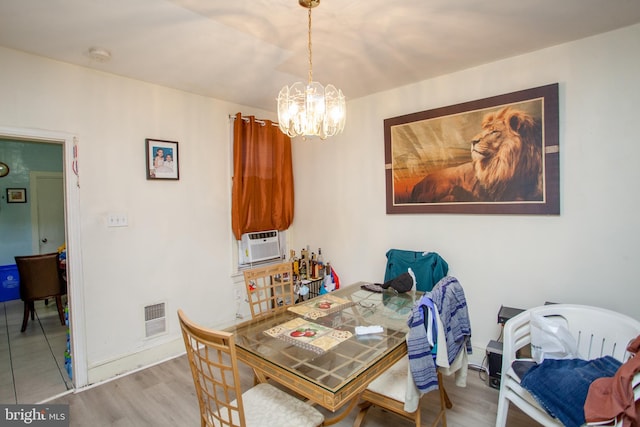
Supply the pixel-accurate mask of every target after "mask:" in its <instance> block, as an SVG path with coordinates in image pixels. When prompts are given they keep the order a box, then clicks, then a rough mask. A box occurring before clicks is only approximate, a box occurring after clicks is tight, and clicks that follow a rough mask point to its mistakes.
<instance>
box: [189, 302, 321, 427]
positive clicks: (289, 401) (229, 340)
mask: <svg viewBox="0 0 640 427" xmlns="http://www.w3.org/2000/svg"><path fill="white" fill-rule="evenodd" d="M178 318H179V320H180V327H181V329H182V336H183V338H184V345H185V347H186V349H187V357H188V359H189V365H190V367H191V373H192V375H193V382H194V385H195V388H196V394H197V396H198V403H199V405H200V420H201V425H202V426H216V427H219V426H237V427H245V426H248V427H251V426H260V427H268V426H273V427H305V426H309V427H311V426H320V425H323V423H324V416H323V415H322V413H320V412H319V411H318V410H316V409H315V408H313V407H312V406H310V405H307V404H306V403H304V402H302V401H301V400H299V399H296V398H295V397H293V396H291V395H289V394H287V393H285V392H284V391H282V390H280V389H278V388H276V387H274V386H272V385H271V384H267V383H262V384H258V385H256V386H254V387H252V388H250V389H249V390H247V391H245V392H244V393H243V392H242V390H241V387H240V375H239V374H238V362H237V359H236V347H235V339H234V336H233V334H231V333H228V332H223V331H214V330H210V329H206V328H203V327H201V326H198V325H196V324H195V323H193V322H192V321H190V320H189V319H188V318H187V317H186V316H185V315H184V313H183V311H182V310H178Z"/></svg>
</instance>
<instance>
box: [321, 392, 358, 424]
mask: <svg viewBox="0 0 640 427" xmlns="http://www.w3.org/2000/svg"><path fill="white" fill-rule="evenodd" d="M358 400H360V394H358V395H357V396H355V397H354V398H353V399H351V402H349V406H347V407H346V409H344V410H343V411H342V412H341V413H339V414H338V415H336V416H335V417H333V418H328V419H325V420H324V424H323V425H325V426H330V425H332V424H336V423H339V422H340V421H342V420H343V419H344V418H345V417H346V416H347V415H349V412H351V410H352V409H353V407H354V406H356V403H358Z"/></svg>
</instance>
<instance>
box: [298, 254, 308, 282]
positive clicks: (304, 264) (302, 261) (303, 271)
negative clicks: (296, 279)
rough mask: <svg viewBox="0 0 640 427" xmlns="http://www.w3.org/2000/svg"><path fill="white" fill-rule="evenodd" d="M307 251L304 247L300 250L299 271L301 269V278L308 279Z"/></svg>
mask: <svg viewBox="0 0 640 427" xmlns="http://www.w3.org/2000/svg"><path fill="white" fill-rule="evenodd" d="M306 252H307V251H305V250H304V249H302V250H301V251H300V262H299V267H298V269H299V271H300V280H306V278H307V259H306V257H305V253H306Z"/></svg>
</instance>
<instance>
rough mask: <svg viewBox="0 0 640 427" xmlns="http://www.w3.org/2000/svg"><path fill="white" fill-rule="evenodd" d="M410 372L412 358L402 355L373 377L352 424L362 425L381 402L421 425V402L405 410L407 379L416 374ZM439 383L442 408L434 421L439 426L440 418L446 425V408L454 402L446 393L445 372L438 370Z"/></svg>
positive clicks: (445, 426) (388, 408)
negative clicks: (411, 410) (365, 418)
mask: <svg viewBox="0 0 640 427" xmlns="http://www.w3.org/2000/svg"><path fill="white" fill-rule="evenodd" d="M409 375H410V373H409V358H408V357H403V358H402V359H400V361H398V362H396V363H395V364H394V365H393V366H391V368H389V369H387V370H386V371H385V372H384V373H383V374H382V375H380V376H379V377H378V378H376V379H375V380H373V381H372V382H371V384H369V386H368V387H367V389H366V390H365V391H364V392H363V393H362V395H361V398H362V400H363V402H362V403H361V404H360V412H359V413H358V415H357V416H356V419H355V421H354V423H353V427H359V426H360V424H361V423H362V421H363V420H364V417H365V416H366V415H367V411H368V410H369V409H370V408H371V406H378V407H380V408H383V409H386V410H387V411H391V412H393V413H395V414H397V415H400V416H401V417H403V418H406V419H408V420H410V421H413V422H414V423H415V425H416V427H421V425H422V424H421V422H422V421H421V414H420V406H418V409H417V410H416V411H415V412H407V411H405V410H404V403H405V395H406V390H407V381H408V380H411V381H413V378H411V377H410V376H409ZM438 384H439V387H438V393H439V397H440V408H439V410H438V413H437V415H436V417H435V419H434V421H433V423H432V424H431V425H432V426H436V425H438V423H440V422H441V423H442V426H443V427H447V417H446V413H445V411H446V409H447V408H449V409H451V407H452V406H453V405H452V404H451V401H450V400H449V396H447V392H446V390H445V388H444V384H443V383H442V373H440V372H438Z"/></svg>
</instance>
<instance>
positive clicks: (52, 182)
mask: <svg viewBox="0 0 640 427" xmlns="http://www.w3.org/2000/svg"><path fill="white" fill-rule="evenodd" d="M29 183H30V190H31V240H32V242H31V246H32V248H33V253H34V254H48V253H52V252H56V251H57V250H58V248H60V247H61V246H62V245H63V244H64V243H65V235H66V233H65V223H64V182H63V179H62V173H61V172H30V173H29Z"/></svg>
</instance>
